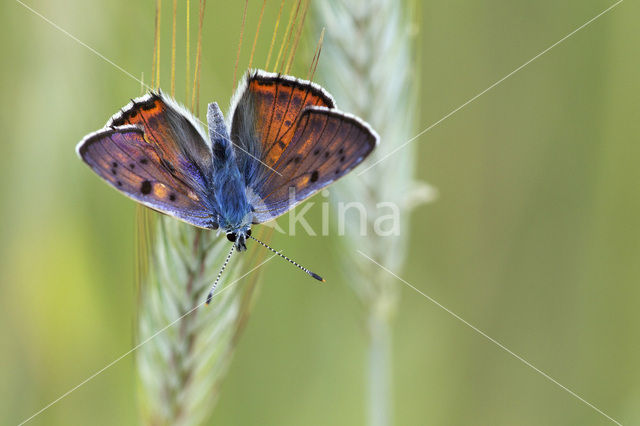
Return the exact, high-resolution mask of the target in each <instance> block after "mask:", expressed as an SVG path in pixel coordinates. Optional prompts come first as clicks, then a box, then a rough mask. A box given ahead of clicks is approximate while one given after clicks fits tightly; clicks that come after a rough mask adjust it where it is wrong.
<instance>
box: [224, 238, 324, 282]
mask: <svg viewBox="0 0 640 426" xmlns="http://www.w3.org/2000/svg"><path fill="white" fill-rule="evenodd" d="M247 236H248V237H249V238H251V239H252V240H255V241H257V242H258V243H260V245H262V246H263V247H265V248H267V249H269V250H271V251H272V252H274V253H275V254H277V255H278V256H280V257H281V258H283V259H284V260H286V261H288V262H289V263H291V264H292V265H295V266H297V267H298V268H299V269H302V270H303V271H304V272H306V273H307V274H309V275H310V276H312V277H313V278H315V279H316V280H318V281H322V282H325V280H324V278H322V277H321V276H320V275H318V274H316V273H315V272H311V271H310V270H308V269H307V268H305V267H304V266H302V265H300V264H299V263H296V262H294V261H293V260H291V259H289V258H288V257H287V256H285V255H284V254H282V253H280V252H279V251H277V250H275V249H272V248H271V247H269V246H268V245H266V244H265V243H263V242H262V241H260V240H259V239H257V238H255V237H252V236H251V235H247ZM229 255H231V254H229Z"/></svg>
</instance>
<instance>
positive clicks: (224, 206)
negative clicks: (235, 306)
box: [77, 70, 379, 303]
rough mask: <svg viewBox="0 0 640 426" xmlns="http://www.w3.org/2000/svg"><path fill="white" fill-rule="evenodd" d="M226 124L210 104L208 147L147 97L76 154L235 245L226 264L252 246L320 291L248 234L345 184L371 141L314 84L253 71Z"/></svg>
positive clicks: (173, 112)
mask: <svg viewBox="0 0 640 426" xmlns="http://www.w3.org/2000/svg"><path fill="white" fill-rule="evenodd" d="M229 117H230V120H229V122H228V123H226V122H225V120H224V116H223V115H222V112H221V111H220V108H219V107H218V104H217V103H215V102H214V103H211V104H209V108H208V111H207V121H208V126H209V137H208V138H207V135H206V134H205V132H204V131H203V130H202V128H201V127H200V125H199V124H198V121H197V119H196V118H195V117H194V116H193V115H192V114H191V113H190V112H189V111H188V110H186V109H185V108H183V107H181V106H180V105H178V104H177V103H176V102H175V101H174V100H173V99H171V98H170V97H168V96H166V95H165V94H163V93H162V92H160V91H158V92H151V93H149V94H147V95H145V96H143V97H141V98H138V99H134V100H132V101H131V102H130V103H129V104H128V105H127V106H125V107H124V108H123V109H122V110H121V111H120V112H119V113H117V114H116V115H114V116H113V117H111V119H110V120H109V121H108V122H107V124H106V126H105V127H104V128H103V129H101V130H99V131H97V132H95V133H92V134H90V135H87V136H86V137H85V138H84V139H83V140H82V141H81V142H80V143H79V144H78V146H77V152H78V155H79V156H80V158H81V159H82V160H84V162H86V163H87V164H88V165H89V167H91V168H92V169H93V171H94V172H96V173H97V174H98V175H99V176H100V177H101V178H102V179H104V180H105V181H106V182H107V183H109V184H110V185H111V186H113V187H114V188H116V189H117V190H119V191H120V192H122V193H123V194H125V195H126V196H128V197H130V198H132V199H134V200H136V201H138V202H139V203H142V204H144V205H145V206H147V207H150V208H152V209H153V210H156V211H159V212H161V213H165V214H167V215H170V216H173V217H175V218H177V219H180V220H182V221H184V222H186V223H189V224H191V225H194V226H198V227H200V228H206V229H221V230H223V231H225V232H226V235H227V238H228V239H229V240H230V241H232V242H233V243H234V244H233V245H232V247H231V251H230V252H229V256H227V260H228V259H229V257H230V256H231V254H232V252H233V250H234V248H236V249H237V250H238V251H243V250H246V244H245V243H246V240H247V239H249V238H251V239H254V240H255V241H257V242H259V243H260V244H262V245H263V246H265V247H266V248H268V249H270V250H272V251H273V252H274V253H277V254H278V255H280V256H282V257H284V258H285V259H287V260H288V261H289V262H291V263H293V264H294V265H296V266H297V267H299V268H300V269H302V270H303V271H305V272H306V273H307V274H309V275H311V276H312V277H314V278H316V279H318V280H320V281H324V280H323V279H322V278H321V277H320V276H319V275H317V274H315V273H313V272H311V271H310V270H308V269H306V268H304V267H302V266H300V265H298V264H297V263H295V262H293V261H292V260H291V259H289V258H287V257H286V256H284V255H282V254H280V253H279V252H277V251H276V250H274V249H272V248H271V247H269V246H267V245H266V244H264V243H263V242H261V241H259V240H257V239H256V238H254V237H252V236H251V226H252V225H253V224H257V223H263V222H266V221H269V220H271V219H274V218H276V217H278V216H280V215H282V214H284V213H286V212H287V211H289V210H290V209H291V208H293V207H294V206H295V205H296V204H298V203H300V202H302V201H303V200H305V199H307V198H309V197H311V196H312V195H313V194H315V193H316V192H318V191H319V190H321V189H322V188H324V187H325V186H327V185H329V184H330V183H332V182H333V181H335V180H337V179H339V178H341V177H342V176H344V175H345V174H347V173H348V172H349V171H351V169H353V168H354V167H355V166H357V165H358V164H360V163H361V162H362V161H363V160H364V159H365V158H366V157H367V156H368V155H369V154H371V152H372V151H373V149H374V148H375V147H376V145H377V143H378V139H379V138H378V135H377V134H376V132H375V131H373V129H371V127H369V125H368V124H367V123H365V122H364V121H362V120H360V119H359V118H357V117H354V116H352V115H349V114H346V113H343V112H341V111H339V110H337V109H336V107H335V102H334V101H333V98H332V97H331V95H329V93H327V92H326V91H325V90H324V89H323V88H322V87H320V86H318V85H317V84H314V83H311V82H309V81H304V80H299V79H296V78H294V77H290V76H285V75H280V74H272V73H268V72H265V71H261V70H256V71H250V72H248V73H247V74H245V76H244V78H243V80H242V82H241V84H240V86H239V88H238V90H237V92H236V94H235V95H234V97H233V99H232V102H231V110H230V114H229ZM225 265H226V262H225ZM223 269H224V267H223ZM221 272H222V271H221ZM217 281H218V280H216V283H214V286H213V288H212V290H211V292H210V293H209V296H208V297H207V303H208V302H209V301H210V300H211V296H212V293H213V290H214V289H215V285H216V284H217Z"/></svg>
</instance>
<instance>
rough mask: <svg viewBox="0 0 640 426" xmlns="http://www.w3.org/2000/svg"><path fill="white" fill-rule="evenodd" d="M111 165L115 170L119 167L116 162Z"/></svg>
mask: <svg viewBox="0 0 640 426" xmlns="http://www.w3.org/2000/svg"><path fill="white" fill-rule="evenodd" d="M111 165H112V166H113V168H114V169H115V168H116V167H118V163H116V162H115V161H114V162H113V163H111Z"/></svg>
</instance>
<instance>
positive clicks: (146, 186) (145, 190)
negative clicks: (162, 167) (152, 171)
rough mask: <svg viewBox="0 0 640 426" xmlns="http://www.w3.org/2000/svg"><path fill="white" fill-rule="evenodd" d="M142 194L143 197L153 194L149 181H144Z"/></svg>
mask: <svg viewBox="0 0 640 426" xmlns="http://www.w3.org/2000/svg"><path fill="white" fill-rule="evenodd" d="M140 192H142V194H143V195H147V194H149V193H151V182H149V181H148V180H145V181H143V182H142V185H140Z"/></svg>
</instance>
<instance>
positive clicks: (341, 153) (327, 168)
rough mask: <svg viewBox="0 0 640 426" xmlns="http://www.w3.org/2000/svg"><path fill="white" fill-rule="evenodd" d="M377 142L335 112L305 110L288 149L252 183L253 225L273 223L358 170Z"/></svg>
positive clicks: (356, 121)
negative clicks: (257, 203) (255, 204)
mask: <svg viewBox="0 0 640 426" xmlns="http://www.w3.org/2000/svg"><path fill="white" fill-rule="evenodd" d="M377 141H378V136H377V135H376V134H375V132H373V130H372V129H371V128H370V127H369V126H368V125H367V124H366V123H364V122H363V121H361V120H360V119H358V118H356V117H354V116H352V115H349V114H345V113H343V112H341V111H338V110H336V109H329V108H323V107H308V108H306V109H305V110H304V112H303V113H302V115H301V116H300V118H299V120H298V122H297V125H296V127H295V131H294V132H293V137H292V139H291V142H290V144H289V145H288V147H287V149H286V150H285V151H284V152H283V153H282V155H281V156H280V158H278V160H277V162H276V163H275V164H274V166H273V168H274V170H275V171H277V172H278V173H275V172H271V173H268V175H267V176H265V177H264V178H262V180H260V181H259V182H257V183H256V185H255V188H254V191H255V193H256V195H257V198H259V200H260V206H259V207H256V208H255V211H254V222H255V223H260V222H265V221H267V220H270V219H273V218H274V217H277V216H279V215H281V214H283V213H285V212H287V211H288V210H289V209H291V208H293V206H295V205H296V204H298V203H299V202H301V201H303V200H304V199H306V198H308V197H310V196H312V195H313V194H315V193H316V192H318V191H320V190H321V189H322V188H324V187H325V186H327V185H329V184H331V183H332V182H334V181H336V180H337V179H340V178H341V177H342V176H344V175H345V174H347V173H348V172H350V171H351V170H352V169H353V168H354V167H356V166H357V165H358V164H360V163H361V162H362V161H363V160H364V159H365V158H366V157H367V156H368V155H369V154H370V153H371V151H373V149H374V148H375V146H376V144H377Z"/></svg>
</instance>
